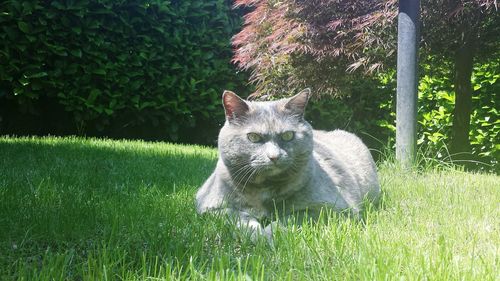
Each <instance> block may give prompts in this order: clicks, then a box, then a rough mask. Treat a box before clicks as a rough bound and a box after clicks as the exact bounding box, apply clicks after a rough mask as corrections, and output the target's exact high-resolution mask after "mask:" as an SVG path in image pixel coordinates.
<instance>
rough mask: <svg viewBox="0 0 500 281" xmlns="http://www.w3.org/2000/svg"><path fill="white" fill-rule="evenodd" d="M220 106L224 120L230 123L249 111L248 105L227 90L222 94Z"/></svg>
mask: <svg viewBox="0 0 500 281" xmlns="http://www.w3.org/2000/svg"><path fill="white" fill-rule="evenodd" d="M222 104H223V105H224V111H225V112H226V119H227V120H228V121H230V122H231V121H234V120H238V119H240V118H242V117H244V116H245V115H246V114H247V112H248V110H249V107H248V104H247V103H246V102H245V101H244V100H243V99H242V98H240V97H239V96H238V95H236V94H235V93H233V92H231V91H228V90H225V91H224V93H223V94H222Z"/></svg>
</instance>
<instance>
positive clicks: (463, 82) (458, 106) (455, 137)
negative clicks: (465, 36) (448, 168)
mask: <svg viewBox="0 0 500 281" xmlns="http://www.w3.org/2000/svg"><path fill="white" fill-rule="evenodd" d="M471 41H472V40H468V42H464V44H463V45H462V47H461V48H460V49H458V51H457V52H456V53H455V81H454V83H455V110H454V114H453V125H452V132H451V153H452V154H453V156H454V157H453V158H455V159H470V158H471V157H470V156H471V155H470V153H471V147H470V140H469V131H470V117H471V113H472V92H473V89H472V83H471V78H472V67H473V52H474V48H473V42H471Z"/></svg>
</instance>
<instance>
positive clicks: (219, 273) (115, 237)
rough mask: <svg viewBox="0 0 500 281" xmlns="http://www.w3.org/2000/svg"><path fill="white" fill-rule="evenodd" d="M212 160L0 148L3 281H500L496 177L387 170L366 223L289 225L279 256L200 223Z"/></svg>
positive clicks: (149, 152) (109, 147)
mask: <svg viewBox="0 0 500 281" xmlns="http://www.w3.org/2000/svg"><path fill="white" fill-rule="evenodd" d="M216 157H217V154H216V151H215V150H213V149H208V148H203V147H197V146H181V145H173V144H165V143H148V142H139V141H111V140H96V139H82V138H52V137H49V138H9V137H0V279H1V280H3V279H6V280H177V279H179V280H184V279H192V280H207V279H208V280H221V279H222V280H226V279H229V280H499V278H500V274H499V272H500V268H499V266H500V261H499V251H500V229H499V227H500V220H499V218H500V177H499V176H495V175H487V174H470V173H464V172H460V171H456V170H450V169H445V170H444V169H442V171H439V169H428V170H427V171H425V172H419V173H404V172H402V171H398V170H397V169H394V168H393V167H392V166H391V165H381V166H382V167H381V169H380V179H381V184H382V187H383V189H384V191H385V193H384V198H383V202H382V205H381V206H380V208H379V209H377V210H370V211H368V212H367V214H366V222H365V223H364V224H362V223H360V222H357V221H354V220H351V219H347V218H340V217H339V218H337V217H335V216H330V218H329V219H328V220H327V221H326V222H325V223H318V224H315V225H304V226H302V227H297V226H293V225H291V226H288V228H287V229H285V230H280V231H278V232H277V233H276V236H275V241H274V247H270V246H268V245H267V244H266V243H265V242H263V241H262V242H261V243H257V244H256V245H254V244H252V243H251V242H250V241H249V240H248V239H245V237H244V236H241V235H234V231H235V230H234V227H233V226H231V225H228V224H227V223H225V221H224V219H223V218H217V217H214V216H198V215H197V214H196V212H195V209H194V193H195V191H196V189H197V188H198V186H199V185H200V184H201V183H202V182H203V181H204V179H205V178H206V177H207V176H208V175H209V174H210V173H211V171H212V169H213V167H214V165H215V161H216Z"/></svg>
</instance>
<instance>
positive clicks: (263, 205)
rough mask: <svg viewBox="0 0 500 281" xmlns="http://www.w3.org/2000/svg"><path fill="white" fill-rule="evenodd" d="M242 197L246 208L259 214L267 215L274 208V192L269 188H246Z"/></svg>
mask: <svg viewBox="0 0 500 281" xmlns="http://www.w3.org/2000/svg"><path fill="white" fill-rule="evenodd" d="M242 197H243V198H242V199H243V201H244V205H245V206H246V208H249V209H251V210H252V212H253V213H257V214H259V216H268V215H269V214H270V213H272V210H273V208H274V207H273V206H274V203H273V202H274V201H275V197H276V194H275V192H274V191H272V190H271V189H253V190H247V191H246V192H245V193H244V194H242Z"/></svg>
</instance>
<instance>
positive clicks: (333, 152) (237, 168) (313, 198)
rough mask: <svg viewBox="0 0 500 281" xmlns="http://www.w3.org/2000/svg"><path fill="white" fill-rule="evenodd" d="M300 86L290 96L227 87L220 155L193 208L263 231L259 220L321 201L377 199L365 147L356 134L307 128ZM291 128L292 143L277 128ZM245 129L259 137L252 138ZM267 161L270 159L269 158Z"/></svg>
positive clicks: (349, 203) (357, 205)
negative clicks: (265, 96)
mask: <svg viewBox="0 0 500 281" xmlns="http://www.w3.org/2000/svg"><path fill="white" fill-rule="evenodd" d="M308 97H309V90H308V89H306V90H304V91H302V92H300V93H299V94H297V95H296V96H294V97H292V98H289V99H282V100H278V101H269V102H249V101H243V100H241V99H240V98H239V97H238V96H236V95H235V94H234V93H232V92H228V91H226V92H225V93H224V95H223V102H224V106H225V112H226V123H225V124H224V126H223V127H222V129H221V131H220V134H219V160H218V162H217V166H216V168H215V171H214V172H213V173H212V175H211V176H210V177H209V178H208V179H207V180H206V182H205V183H204V184H203V186H202V187H201V188H200V189H199V190H198V193H197V194H196V207H197V211H198V212H199V213H205V212H207V211H222V212H225V213H229V214H233V215H235V216H236V217H237V218H239V224H240V225H242V226H246V227H249V228H250V229H252V230H254V231H253V232H254V233H257V234H260V233H264V229H263V228H262V226H261V225H260V223H259V220H260V219H262V218H275V215H276V214H275V211H278V215H279V216H280V217H287V216H289V215H290V214H292V213H297V212H299V213H300V212H303V211H306V210H307V212H308V214H309V215H312V216H314V215H315V214H317V213H318V212H319V210H320V209H321V208H322V207H328V208H330V209H332V210H334V211H342V210H351V211H352V213H354V214H358V213H359V211H361V209H362V208H363V204H362V203H363V202H364V200H365V199H368V200H372V201H373V200H377V198H378V197H379V194H380V186H379V182H378V178H377V171H376V167H375V163H374V161H373V159H372V157H371V155H370V152H369V151H368V148H367V147H366V146H365V145H364V144H363V143H362V142H361V140H360V139H359V138H358V137H356V136H355V135H353V134H351V133H348V132H345V131H341V130H335V131H331V132H325V131H317V130H313V129H312V128H311V126H310V125H309V123H308V122H306V121H305V120H304V118H303V113H304V108H305V106H306V104H307V100H308ZM286 131H293V132H294V133H295V136H294V139H293V140H291V141H283V140H282V139H280V134H281V133H283V132H286ZM248 133H258V134H260V135H262V136H263V140H262V141H261V142H259V143H253V142H251V141H250V140H249V139H248V136H247V134H248ZM273 159H274V161H275V162H273Z"/></svg>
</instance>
